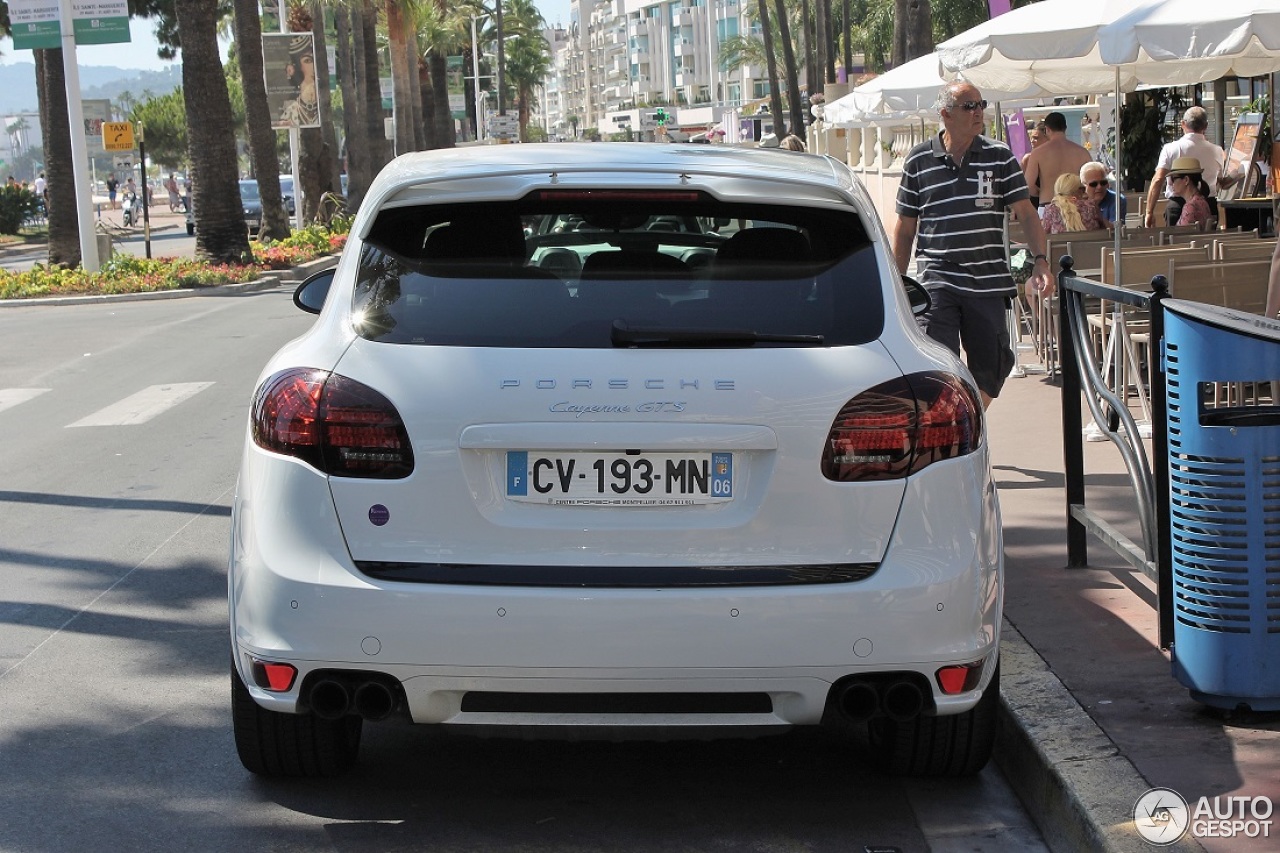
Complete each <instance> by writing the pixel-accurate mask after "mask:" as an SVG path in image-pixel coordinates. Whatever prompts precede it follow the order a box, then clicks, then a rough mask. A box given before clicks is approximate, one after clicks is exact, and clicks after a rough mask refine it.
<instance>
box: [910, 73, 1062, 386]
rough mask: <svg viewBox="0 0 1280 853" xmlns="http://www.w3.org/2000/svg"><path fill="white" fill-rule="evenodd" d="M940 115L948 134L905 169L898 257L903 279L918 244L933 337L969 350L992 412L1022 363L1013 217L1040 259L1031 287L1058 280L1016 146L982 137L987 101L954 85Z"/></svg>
mask: <svg viewBox="0 0 1280 853" xmlns="http://www.w3.org/2000/svg"><path fill="white" fill-rule="evenodd" d="M938 107H939V110H940V112H941V114H942V132H941V133H939V134H938V136H937V137H935V138H934V139H931V140H928V141H926V142H922V143H920V144H919V145H917V146H916V147H915V148H913V149H911V153H909V154H908V155H907V160H906V163H905V164H904V166H903V169H902V183H901V185H900V186H899V187H898V205H897V211H898V225H897V227H896V228H895V229H894V233H893V256H894V260H895V261H897V264H898V271H899V272H902V273H905V272H906V271H907V264H908V263H909V261H910V260H911V244H912V243H913V242H914V243H915V244H916V258H917V267H918V272H919V277H920V282H921V284H923V285H924V286H925V287H926V288H928V290H929V295H930V297H932V299H933V307H932V309H931V310H930V311H929V314H928V316H927V317H926V320H925V323H926V325H925V332H926V333H927V334H928V335H929V337H931V338H933V339H934V340H936V341H938V342H939V343H942V344H945V345H946V346H947V347H949V348H950V349H951V351H952V352H954V353H956V355H959V354H960V345H961V344H962V343H963V344H964V350H965V353H966V355H967V356H968V365H969V371H970V372H971V373H972V374H973V378H974V379H975V380H976V381H977V383H978V389H979V390H980V391H981V392H982V402H983V404H984V405H990V403H991V401H992V400H993V399H994V398H995V397H997V396H999V395H1000V388H1001V387H1002V386H1003V385H1004V381H1005V379H1006V378H1007V377H1008V375H1009V371H1010V370H1011V369H1012V368H1013V364H1014V359H1015V358H1016V356H1015V355H1014V352H1013V349H1012V347H1011V345H1010V341H1009V324H1008V322H1007V320H1006V318H1005V311H1006V310H1007V309H1008V308H1009V306H1010V299H1012V298H1015V297H1017V295H1018V288H1017V285H1015V284H1014V282H1013V277H1012V276H1011V275H1010V273H1009V258H1008V252H1007V251H1006V249H1005V237H1004V220H1005V211H1006V210H1012V211H1013V212H1014V213H1015V214H1016V216H1017V218H1018V220H1019V221H1021V222H1023V223H1025V226H1026V232H1027V242H1029V243H1030V244H1031V250H1032V251H1033V252H1034V253H1035V272H1034V273H1033V274H1032V277H1031V280H1030V282H1028V284H1029V285H1030V286H1034V287H1036V288H1038V289H1040V291H1041V292H1042V293H1044V294H1046V295H1048V294H1050V293H1051V292H1052V289H1053V285H1054V281H1053V276H1052V275H1051V274H1050V272H1049V261H1048V258H1046V257H1045V246H1046V243H1045V236H1044V229H1043V228H1042V227H1041V225H1040V217H1039V216H1037V215H1036V210H1035V208H1034V207H1032V206H1031V202H1030V201H1029V200H1028V199H1029V193H1028V191H1027V182H1026V179H1025V178H1024V177H1023V175H1022V168H1021V167H1020V166H1019V165H1018V161H1017V159H1016V158H1014V156H1013V152H1012V151H1010V150H1009V148H1008V146H1006V145H1004V144H1002V143H1000V142H996V141H995V140H992V139H988V138H987V137H985V136H982V130H983V122H984V119H983V113H984V111H985V110H986V107H987V102H986V101H984V100H982V94H981V93H980V92H979V91H978V90H977V88H975V87H974V86H972V85H971V84H969V83H964V82H960V81H957V82H954V83H950V84H948V85H947V86H945V87H944V88H943V90H942V92H941V93H940V94H939V96H938Z"/></svg>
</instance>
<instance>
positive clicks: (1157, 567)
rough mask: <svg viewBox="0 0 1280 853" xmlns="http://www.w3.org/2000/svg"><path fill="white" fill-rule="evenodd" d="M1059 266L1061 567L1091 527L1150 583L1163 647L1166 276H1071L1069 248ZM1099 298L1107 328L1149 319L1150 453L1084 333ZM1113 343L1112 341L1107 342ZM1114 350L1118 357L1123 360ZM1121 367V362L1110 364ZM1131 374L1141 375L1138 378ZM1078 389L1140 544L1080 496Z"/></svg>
mask: <svg viewBox="0 0 1280 853" xmlns="http://www.w3.org/2000/svg"><path fill="white" fill-rule="evenodd" d="M1060 267H1061V272H1059V273H1058V294H1059V296H1058V300H1059V316H1058V341H1059V347H1060V352H1059V363H1060V364H1061V369H1062V434H1063V439H1064V440H1063V462H1064V466H1065V474H1066V499H1067V566H1068V567H1069V568H1081V567H1084V566H1087V565H1088V559H1089V554H1088V534H1093V535H1094V536H1096V537H1097V538H1098V539H1099V540H1101V541H1102V542H1103V544H1105V545H1107V546H1108V547H1109V548H1110V549H1111V550H1112V551H1113V552H1114V553H1115V554H1117V555H1118V556H1119V557H1120V558H1121V559H1123V560H1124V561H1125V562H1127V563H1129V564H1130V565H1132V566H1133V567H1134V568H1137V569H1139V570H1140V571H1142V572H1143V573H1145V574H1146V575H1147V576H1148V577H1150V578H1151V579H1152V580H1153V581H1154V582H1155V584H1156V599H1157V610H1158V615H1159V644H1160V647H1161V648H1162V649H1167V648H1168V647H1169V646H1170V644H1171V643H1172V642H1173V554H1172V531H1171V528H1170V515H1169V512H1170V510H1169V453H1168V447H1169V434H1168V425H1167V421H1166V418H1165V399H1166V390H1165V371H1164V367H1163V363H1162V362H1163V355H1162V351H1163V342H1164V313H1163V310H1162V308H1161V302H1162V301H1163V300H1164V299H1166V298H1168V296H1169V283H1168V280H1167V279H1166V278H1165V277H1164V276H1156V277H1155V278H1154V279H1152V281H1151V286H1152V291H1151V292H1150V293H1143V292H1140V291H1137V290H1134V289H1131V288H1125V287H1119V286H1115V285H1107V284H1101V283H1099V282H1096V281H1093V280H1091V279H1086V278H1080V277H1079V276H1076V275H1075V273H1074V270H1073V262H1072V259H1071V257H1070V256H1069V255H1064V256H1063V257H1062V259H1061V261H1060ZM1087 298H1094V299H1100V300H1105V301H1106V302H1108V303H1111V304H1112V305H1114V306H1115V309H1114V317H1113V322H1112V328H1111V330H1110V334H1111V335H1112V336H1116V335H1121V336H1122V335H1124V334H1126V330H1125V326H1124V324H1125V323H1126V322H1127V321H1126V319H1125V316H1124V314H1125V308H1126V307H1128V308H1130V309H1133V310H1136V311H1146V312H1147V314H1148V316H1149V320H1150V331H1149V335H1150V338H1149V350H1148V356H1147V357H1148V359H1149V360H1151V361H1152V362H1153V363H1152V365H1151V369H1149V370H1148V371H1147V373H1148V378H1149V382H1150V401H1151V412H1152V418H1151V420H1152V423H1151V456H1150V458H1149V457H1148V455H1147V449H1146V446H1145V445H1144V444H1143V441H1142V438H1141V437H1140V435H1139V432H1138V426H1137V422H1136V421H1135V420H1134V417H1133V414H1132V413H1131V412H1130V411H1129V405H1128V399H1127V398H1128V388H1127V383H1126V382H1125V381H1124V380H1123V379H1121V380H1120V381H1117V382H1115V383H1114V385H1115V387H1112V386H1110V385H1108V383H1107V381H1106V380H1107V377H1105V376H1103V375H1102V373H1101V371H1100V370H1099V368H1098V365H1097V364H1095V363H1094V359H1093V355H1092V348H1091V346H1090V340H1089V325H1088V320H1087V318H1086V309H1085V300H1086V299H1087ZM1114 345H1119V344H1114ZM1123 360H1124V356H1123V354H1121V355H1120V356H1119V357H1118V358H1117V361H1118V362H1120V363H1123ZM1115 367H1116V369H1117V372H1118V373H1122V372H1123V371H1122V370H1121V368H1120V365H1119V364H1117V365H1115ZM1134 381H1136V382H1141V381H1142V377H1141V376H1139V377H1135V379H1134ZM1082 393H1083V394H1084V398H1085V401H1086V402H1087V404H1088V406H1089V411H1090V413H1091V414H1092V415H1093V419H1094V422H1095V423H1096V424H1097V425H1098V427H1099V428H1100V429H1101V430H1102V432H1103V434H1104V435H1105V436H1106V437H1107V438H1108V439H1110V440H1111V441H1112V443H1114V444H1115V445H1116V447H1117V448H1118V449H1119V451H1120V456H1121V458H1122V459H1123V460H1124V464H1125V468H1126V470H1127V471H1128V473H1129V480H1130V482H1131V484H1132V486H1133V490H1134V494H1135V496H1136V498H1137V511H1138V521H1139V523H1140V525H1141V529H1142V544H1141V545H1138V544H1136V543H1134V542H1133V541H1132V540H1130V539H1129V537H1128V536H1126V535H1125V534H1124V533H1123V532H1122V531H1121V530H1119V529H1118V528H1117V527H1115V526H1114V525H1112V524H1111V523H1110V522H1108V521H1107V520H1106V519H1104V518H1103V517H1102V516H1101V515H1099V514H1098V513H1096V512H1094V511H1093V510H1091V509H1090V508H1089V507H1088V506H1087V505H1086V503H1085V473H1084V436H1083V434H1082V431H1083V426H1084V423H1083V418H1082V417H1081V412H1080V396H1081V394H1082Z"/></svg>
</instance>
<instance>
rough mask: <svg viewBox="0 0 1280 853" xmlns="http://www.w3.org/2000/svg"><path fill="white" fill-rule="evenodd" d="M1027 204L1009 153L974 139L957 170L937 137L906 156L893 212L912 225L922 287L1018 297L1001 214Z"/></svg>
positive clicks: (1024, 188) (992, 142) (998, 145)
mask: <svg viewBox="0 0 1280 853" xmlns="http://www.w3.org/2000/svg"><path fill="white" fill-rule="evenodd" d="M1029 197H1030V193H1029V192H1028V190H1027V181H1026V179H1025V178H1024V177H1023V176H1022V168H1021V167H1020V166H1019V165H1018V161H1017V160H1016V159H1015V158H1014V156H1013V152H1012V151H1010V150H1009V148H1008V146H1006V145H1003V144H1001V143H999V142H996V141H995V140H992V139H988V138H986V137H985V136H979V137H976V138H975V139H974V140H973V144H972V145H971V146H969V151H968V153H966V154H965V156H964V160H963V161H962V162H961V163H960V165H959V166H957V165H956V163H955V161H954V160H952V159H951V155H949V154H948V153H947V150H946V148H945V147H943V144H942V134H941V133H939V134H938V135H937V136H935V137H934V138H933V139H932V140H929V141H927V142H922V143H920V144H919V145H917V146H916V147H915V148H912V149H911V153H909V154H908V155H907V161H906V163H905V164H904V165H903V168H902V183H901V184H900V185H899V187H898V205H897V210H898V215H899V216H906V217H910V218H913V219H915V220H917V225H916V263H917V269H918V271H919V276H920V281H921V283H922V284H924V285H925V286H927V287H946V288H948V289H950V290H954V291H956V292H957V293H964V294H969V295H976V296H1017V294H1018V289H1017V286H1016V285H1015V284H1014V283H1013V277H1012V276H1011V275H1010V274H1009V255H1008V252H1007V251H1006V249H1005V236H1004V219H1005V210H1006V208H1008V207H1010V206H1011V205H1013V204H1014V203H1015V202H1018V201H1021V200H1023V199H1025V198H1029Z"/></svg>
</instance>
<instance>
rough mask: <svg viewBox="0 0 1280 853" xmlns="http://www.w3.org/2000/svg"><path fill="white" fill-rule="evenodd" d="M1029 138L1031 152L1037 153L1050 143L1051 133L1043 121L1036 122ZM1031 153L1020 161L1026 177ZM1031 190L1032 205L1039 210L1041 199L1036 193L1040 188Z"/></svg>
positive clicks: (1023, 156)
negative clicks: (1038, 149)
mask: <svg viewBox="0 0 1280 853" xmlns="http://www.w3.org/2000/svg"><path fill="white" fill-rule="evenodd" d="M1027 138H1028V139H1029V140H1030V142H1031V151H1035V150H1036V149H1037V148H1039V147H1040V146H1041V145H1044V144H1045V143H1046V142H1048V141H1049V131H1048V130H1046V129H1045V126H1044V122H1042V121H1041V122H1036V124H1035V126H1033V127H1032V128H1031V131H1030V132H1029V133H1028V134H1027ZM1031 151H1028V152H1027V153H1026V154H1023V155H1022V159H1021V160H1019V161H1018V164H1019V165H1020V166H1022V173H1023V174H1024V175H1025V174H1026V172H1027V158H1028V157H1030V156H1031ZM1030 189H1031V204H1032V206H1034V207H1037V208H1038V207H1040V198H1039V197H1038V196H1037V195H1036V191H1037V189H1038V188H1037V187H1031V188H1030Z"/></svg>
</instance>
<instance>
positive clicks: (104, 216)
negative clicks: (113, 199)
mask: <svg viewBox="0 0 1280 853" xmlns="http://www.w3.org/2000/svg"><path fill="white" fill-rule="evenodd" d="M122 217H123V212H122V211H120V210H112V209H111V205H110V204H108V203H107V202H106V200H105V199H103V201H102V204H101V205H100V206H98V207H97V209H95V211H94V214H93V221H94V225H95V227H96V226H97V225H99V224H101V225H102V226H103V227H104V228H105V229H106V230H107V231H108V232H109V233H110V234H111V235H112V237H113V238H115V239H120V238H122V237H124V238H136V239H139V240H141V239H142V237H143V233H144V230H143V227H142V223H141V222H139V223H138V224H137V225H135V226H131V227H128V228H126V227H125V226H124V224H123V218H122ZM148 218H149V219H150V225H151V232H152V233H153V234H154V233H155V232H157V231H172V230H174V229H177V228H183V229H185V228H186V227H187V214H186V213H184V212H183V211H181V210H178V211H176V212H173V213H170V212H169V203H168V202H165V203H164V204H153V205H152V206H151V210H150V212H149V214H148ZM47 245H48V244H47V242H46V241H44V240H30V241H23V242H20V243H3V244H0V256H3V255H14V254H35V253H39V252H43V251H45V247H46V246H47Z"/></svg>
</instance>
